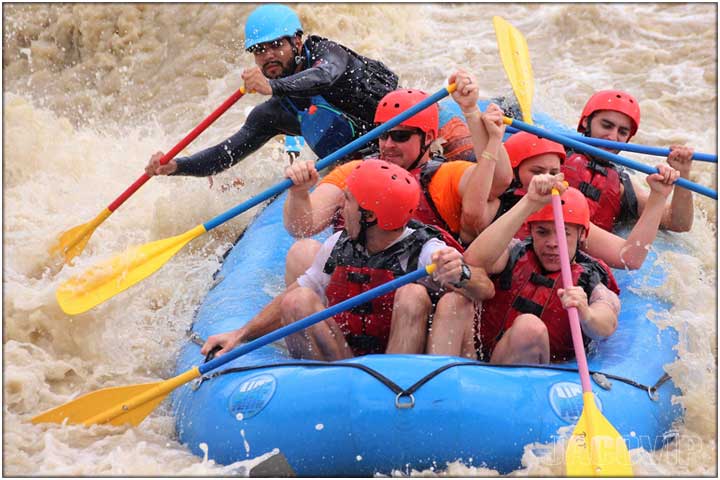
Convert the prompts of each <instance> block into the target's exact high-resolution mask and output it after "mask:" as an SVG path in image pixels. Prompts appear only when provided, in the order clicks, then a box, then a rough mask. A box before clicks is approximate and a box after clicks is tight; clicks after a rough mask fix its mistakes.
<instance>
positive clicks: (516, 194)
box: [491, 180, 530, 240]
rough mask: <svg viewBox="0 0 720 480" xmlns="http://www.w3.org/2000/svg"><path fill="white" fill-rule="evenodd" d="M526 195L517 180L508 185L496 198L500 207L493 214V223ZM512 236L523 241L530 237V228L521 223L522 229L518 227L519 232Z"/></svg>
mask: <svg viewBox="0 0 720 480" xmlns="http://www.w3.org/2000/svg"><path fill="white" fill-rule="evenodd" d="M526 193H527V192H526V191H525V189H524V188H523V187H522V185H520V183H519V182H518V181H517V180H513V182H512V183H511V184H510V187H508V189H507V190H505V191H504V192H503V193H502V194H500V196H499V197H498V200H500V206H499V207H498V210H497V213H496V214H495V218H493V222H494V221H495V220H497V219H498V218H500V217H501V216H502V215H503V214H505V213H507V212H508V211H509V210H510V209H511V208H512V207H514V206H515V204H517V203H518V202H519V201H520V199H521V198H522V197H523V196H524V195H525V194H526ZM491 223H492V222H491ZM514 236H515V238H517V239H518V240H525V239H526V238H528V237H529V236H530V226H529V225H528V224H527V222H526V223H523V225H522V227H520V230H518V231H517V233H515V235H514Z"/></svg>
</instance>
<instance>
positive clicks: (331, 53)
mask: <svg viewBox="0 0 720 480" xmlns="http://www.w3.org/2000/svg"><path fill="white" fill-rule="evenodd" d="M313 50H314V51H313V53H312V59H311V61H312V62H313V63H312V65H309V66H308V68H306V69H305V70H303V71H301V72H299V73H296V74H294V75H290V76H288V77H284V78H278V79H274V80H270V88H272V92H273V95H277V96H294V97H312V96H313V95H320V94H322V93H323V91H324V90H325V89H326V88H327V87H329V86H330V85H332V84H333V83H335V82H336V81H337V80H338V79H339V78H340V76H341V75H342V74H343V73H345V70H346V69H347V66H348V63H349V62H350V55H349V54H348V52H346V51H345V50H344V49H343V48H342V47H340V45H338V44H337V43H335V42H332V41H330V40H323V41H321V42H319V43H318V44H317V45H316V47H315V48H314V49H313Z"/></svg>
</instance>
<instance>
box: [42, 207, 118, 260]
mask: <svg viewBox="0 0 720 480" xmlns="http://www.w3.org/2000/svg"><path fill="white" fill-rule="evenodd" d="M111 214H112V212H111V211H110V210H108V209H107V208H106V209H105V210H103V211H102V212H100V214H99V215H98V216H97V217H95V218H94V219H92V220H91V221H89V222H87V223H83V224H82V225H78V226H77V227H73V228H71V229H70V230H67V231H66V232H64V233H63V234H62V235H60V237H59V238H58V240H57V242H55V244H53V246H52V247H50V255H53V256H55V255H62V256H63V257H64V258H65V263H70V261H71V260H72V259H73V258H75V257H77V256H78V255H80V254H81V253H82V251H83V250H84V249H85V245H87V243H88V240H90V237H91V236H92V234H93V232H94V231H95V229H96V228H97V227H98V225H100V224H101V223H102V222H104V221H105V219H106V218H108V217H109V216H110V215H111Z"/></svg>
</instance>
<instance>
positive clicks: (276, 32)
mask: <svg viewBox="0 0 720 480" xmlns="http://www.w3.org/2000/svg"><path fill="white" fill-rule="evenodd" d="M297 33H302V25H301V24H300V18H299V17H298V16H297V13H295V12H294V11H293V10H292V9H291V8H289V7H286V6H285V5H279V4H277V3H275V4H270V5H263V6H261V7H258V8H256V9H255V10H253V12H252V13H251V14H250V16H249V17H248V19H247V21H246V22H245V50H250V49H251V48H252V47H254V46H255V45H257V44H259V43H265V42H271V41H273V40H277V39H278V38H283V37H292V36H294V35H295V34H297Z"/></svg>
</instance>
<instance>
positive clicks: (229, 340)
mask: <svg viewBox="0 0 720 480" xmlns="http://www.w3.org/2000/svg"><path fill="white" fill-rule="evenodd" d="M297 287H298V284H297V282H293V283H292V284H291V285H290V286H289V287H287V288H286V289H285V291H284V292H283V293H281V294H280V295H278V296H277V297H275V298H274V299H273V300H272V301H271V302H270V303H268V304H267V305H266V306H265V308H263V309H262V310H261V311H260V313H258V314H257V315H255V317H253V319H252V320H250V321H249V322H248V323H246V324H245V325H243V326H242V327H240V328H238V329H237V330H232V331H230V332H225V333H219V334H217V335H212V336H210V337H209V338H208V339H207V340H206V341H205V344H204V345H203V346H202V349H200V353H201V354H203V355H207V354H208V353H210V351H211V350H212V349H213V348H215V347H216V346H218V345H220V346H222V347H223V348H222V350H220V351H218V352H217V354H216V356H220V355H222V354H224V353H227V352H229V351H230V350H232V349H233V348H235V347H236V346H237V345H239V344H240V343H244V342H249V341H251V340H255V339H256V338H260V337H262V336H263V335H266V334H268V333H270V332H273V331H275V330H277V329H278V328H280V327H281V326H282V323H281V317H280V305H281V304H282V301H283V298H285V294H287V292H289V291H291V290H294V289H295V288H297Z"/></svg>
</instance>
